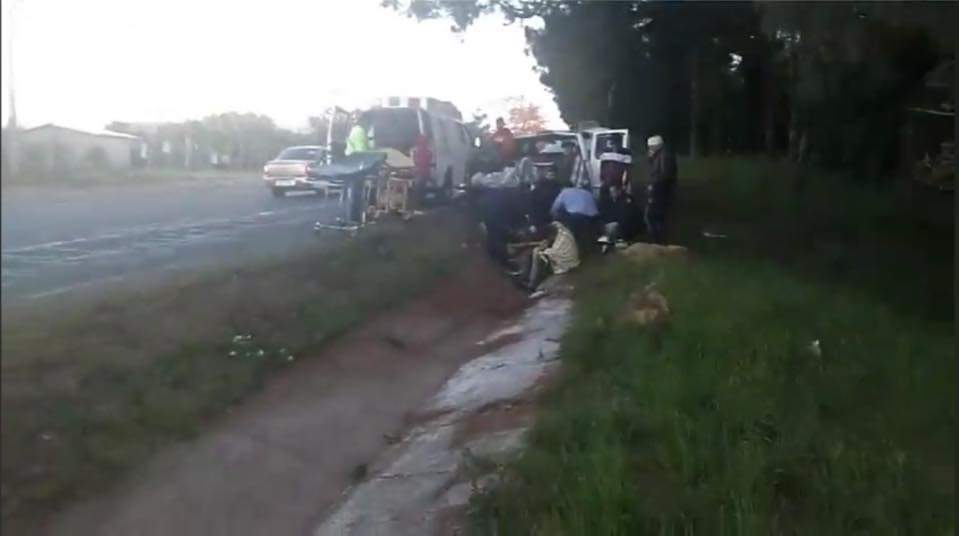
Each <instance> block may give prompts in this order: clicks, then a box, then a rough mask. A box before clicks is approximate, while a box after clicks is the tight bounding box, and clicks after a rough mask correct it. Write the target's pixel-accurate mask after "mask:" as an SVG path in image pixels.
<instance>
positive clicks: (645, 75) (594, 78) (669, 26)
mask: <svg viewBox="0 0 959 536" xmlns="http://www.w3.org/2000/svg"><path fill="white" fill-rule="evenodd" d="M384 5H386V6H388V7H392V8H394V9H399V10H402V11H405V12H406V13H408V14H409V15H410V16H414V17H417V18H420V19H424V18H441V17H442V18H448V19H450V20H452V21H453V23H454V27H453V28H454V30H462V29H465V28H466V27H468V26H469V25H470V24H471V23H472V22H473V21H474V20H475V19H476V18H477V17H479V16H482V15H483V14H485V13H490V12H494V11H495V12H499V13H502V14H503V15H505V16H506V18H507V19H508V20H511V21H515V20H519V19H523V20H531V21H533V20H535V21H536V22H535V23H534V24H530V25H528V26H527V28H526V36H527V43H528V47H529V50H530V52H531V53H532V55H533V56H534V57H535V59H536V61H537V64H538V69H539V72H540V78H541V80H542V81H543V83H544V84H545V85H547V86H548V87H550V88H551V89H552V90H553V92H554V94H555V98H556V101H557V104H558V105H559V108H560V111H561V113H562V114H563V118H564V119H565V120H566V121H567V122H568V123H570V124H576V123H577V122H579V121H583V120H598V121H600V122H603V123H605V124H608V125H610V126H627V127H629V128H631V129H633V130H635V131H637V133H638V134H639V135H640V136H645V135H649V134H653V133H661V134H664V135H665V136H666V137H667V138H668V139H669V140H670V141H671V142H672V143H673V145H674V146H676V147H677V149H678V150H680V151H681V152H687V153H691V154H693V155H698V154H705V153H725V152H759V151H765V152H767V153H771V154H784V155H785V154H788V155H789V156H790V157H792V158H794V159H797V160H815V161H817V162H819V163H821V164H826V165H832V166H840V167H847V168H853V169H857V170H862V171H866V172H868V174H870V175H873V176H875V175H878V174H879V172H881V171H882V170H884V169H889V168H890V167H891V166H892V165H893V164H894V163H895V158H896V155H897V154H898V150H897V146H898V142H899V139H898V136H899V133H900V130H901V128H900V127H901V126H902V123H903V121H904V113H905V112H904V110H905V106H906V103H907V102H908V101H909V99H910V98H911V96H912V95H913V94H914V93H915V92H916V91H917V90H918V89H919V87H920V86H921V83H922V79H923V76H924V75H926V73H928V72H929V71H930V70H931V69H933V68H934V67H935V66H936V65H937V64H938V63H940V62H942V61H944V59H945V58H947V57H948V56H950V55H953V56H954V51H955V49H956V46H957V45H956V34H957V33H959V32H956V31H955V28H956V25H955V22H956V11H957V4H956V3H950V2H943V3H923V2H910V3H901V2H879V3H872V2H836V3H832V2H825V3H823V2H816V3H796V2H666V1H655V0H651V1H645V2H602V1H570V2H551V1H547V0H472V1H463V0H413V1H411V2H401V1H399V0H386V1H385V2H384Z"/></svg>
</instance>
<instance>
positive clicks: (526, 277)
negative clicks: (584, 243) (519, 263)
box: [520, 222, 579, 292]
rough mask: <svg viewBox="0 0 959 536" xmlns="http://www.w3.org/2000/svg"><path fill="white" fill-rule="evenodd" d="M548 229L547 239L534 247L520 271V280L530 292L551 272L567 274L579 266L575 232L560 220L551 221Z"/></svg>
mask: <svg viewBox="0 0 959 536" xmlns="http://www.w3.org/2000/svg"><path fill="white" fill-rule="evenodd" d="M547 229H548V230H549V235H548V236H547V239H546V240H545V241H544V242H543V244H542V245H539V246H536V247H535V248H533V250H532V251H531V252H530V254H529V256H528V257H527V258H526V263H525V265H524V266H523V267H522V270H521V273H520V278H521V279H520V281H521V282H522V284H523V286H524V287H525V288H526V289H527V290H529V291H530V292H532V291H534V290H536V288H537V287H538V286H539V285H540V283H542V282H543V280H545V279H546V278H547V277H549V275H550V274H556V275H559V274H565V273H566V272H569V271H570V270H572V269H574V268H576V267H577V266H579V248H578V247H577V246H576V239H575V237H573V233H572V232H571V231H570V230H569V229H568V228H567V227H566V226H565V225H563V224H562V223H559V222H553V223H551V224H550V225H549V226H548V227H547Z"/></svg>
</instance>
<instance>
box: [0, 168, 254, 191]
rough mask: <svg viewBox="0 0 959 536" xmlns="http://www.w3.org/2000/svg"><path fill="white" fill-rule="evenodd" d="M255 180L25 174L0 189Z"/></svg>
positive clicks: (242, 174)
mask: <svg viewBox="0 0 959 536" xmlns="http://www.w3.org/2000/svg"><path fill="white" fill-rule="evenodd" d="M255 177H258V174H257V170H255V169H253V170H212V169H211V170H185V169H133V170H112V171H109V170H103V171H97V170H80V171H76V172H70V173H64V174H63V175H61V176H51V175H44V174H33V175H30V174H24V175H20V176H15V177H10V178H9V179H6V180H4V181H3V184H2V187H3V189H4V190H6V189H15V188H25V187H29V188H33V187H37V188H63V187H75V188H93V187H98V186H132V185H149V184H168V183H174V182H212V181H224V180H229V181H235V180H241V179H250V178H255Z"/></svg>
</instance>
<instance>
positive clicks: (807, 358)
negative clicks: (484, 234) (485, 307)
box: [472, 160, 956, 536]
mask: <svg viewBox="0 0 959 536" xmlns="http://www.w3.org/2000/svg"><path fill="white" fill-rule="evenodd" d="M791 172H792V170H790V169H789V168H788V167H787V166H783V165H780V164H777V163H772V162H756V161H747V160H724V161H707V162H706V163H705V164H701V165H697V166H688V165H687V166H685V167H683V168H681V174H680V179H681V181H684V184H683V187H682V189H681V190H680V198H679V199H680V203H681V205H680V207H679V208H678V210H677V212H676V216H677V220H678V221H677V222H676V227H675V228H674V231H675V233H676V234H675V235H674V236H676V238H677V241H678V242H680V243H685V244H689V245H690V246H691V247H692V249H693V252H694V255H693V258H692V260H691V261H688V262H683V261H675V260H673V261H663V262H660V263H657V264H655V265H650V266H645V267H637V266H635V265H633V264H631V263H629V262H627V261H625V260H621V259H611V260H610V261H609V262H604V263H600V264H596V265H593V266H587V267H586V268H585V269H584V270H583V272H582V273H580V274H578V276H577V279H576V284H577V295H576V304H575V308H574V319H573V323H572V326H571V328H570V329H569V330H568V332H567V333H566V335H565V337H564V339H563V341H562V351H561V353H562V358H563V361H564V368H563V374H562V375H561V378H560V381H559V382H558V383H557V385H556V386H555V387H553V388H552V389H551V390H550V391H549V392H548V393H547V394H546V395H544V399H543V401H542V414H541V417H540V419H539V421H538V423H537V425H536V426H535V427H534V429H533V431H532V433H531V442H530V446H529V448H528V449H527V450H526V451H525V452H524V453H523V454H522V455H520V456H519V458H518V459H516V460H515V461H514V462H513V463H511V464H510V465H509V466H508V467H507V469H506V470H505V472H504V475H503V477H504V478H503V480H502V482H501V484H500V486H499V487H497V488H496V489H494V490H492V491H491V492H489V493H486V494H483V495H480V496H478V497H477V498H475V499H474V502H473V504H472V507H473V508H472V510H473V516H474V520H475V522H476V524H475V527H476V529H477V532H479V533H484V534H489V533H496V534H503V535H507V534H524V535H525V534H542V535H550V536H553V535H579V534H582V535H619V534H622V535H632V534H770V533H789V534H890V533H910V534H948V533H952V532H953V531H954V527H955V513H954V505H955V503H954V461H955V460H954V449H955V443H954V439H955V436H954V433H955V404H954V402H955V394H956V390H955V389H956V387H955V378H956V370H955V357H954V343H955V341H954V336H953V331H952V327H953V326H952V322H953V309H952V305H951V300H952V250H951V240H952V229H951V225H950V228H942V227H935V225H934V224H930V223H929V222H928V221H922V218H916V214H911V213H910V211H909V210H907V209H905V208H904V207H903V206H902V205H901V204H898V203H900V201H901V198H900V197H898V196H899V194H898V193H895V194H894V193H891V192H886V191H875V190H865V189H863V188H862V187H861V186H856V185H847V184H844V183H840V182H835V181H837V180H838V178H837V177H830V176H816V177H813V178H810V181H811V182H810V183H809V184H808V185H807V188H806V189H805V190H804V191H803V192H802V193H801V194H797V193H796V192H794V191H793V190H792V188H791V186H790V182H789V180H788V179H789V173H791ZM834 196H835V198H834ZM914 201H915V199H914ZM930 202H931V203H933V204H934V203H936V202H937V200H932V201H930ZM922 215H923V216H928V213H925V214H922ZM950 219H951V214H950ZM941 221H946V219H945V218H943V219H942V220H941ZM705 225H713V226H716V227H718V228H719V229H720V230H721V231H722V232H725V233H727V234H728V235H729V238H727V239H707V238H704V237H702V236H701V233H700V231H701V230H702V227H703V226H705ZM650 281H656V282H657V287H658V288H659V289H660V291H661V292H662V293H663V294H664V295H665V296H666V297H667V299H668V300H669V303H670V306H671V308H672V310H673V315H672V320H671V322H670V323H669V324H668V326H667V327H665V328H662V329H644V328H640V327H637V326H634V325H630V324H628V323H626V322H624V321H621V320H620V318H622V313H623V312H624V310H625V307H626V302H627V298H628V296H629V294H630V292H631V291H633V290H636V289H641V288H642V287H643V286H644V285H645V284H646V283H648V282H650ZM816 340H818V341H819V344H820V347H821V350H822V351H821V355H817V354H816V353H815V352H813V351H811V350H810V349H809V345H810V343H812V342H813V341H816Z"/></svg>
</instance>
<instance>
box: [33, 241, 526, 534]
mask: <svg viewBox="0 0 959 536" xmlns="http://www.w3.org/2000/svg"><path fill="white" fill-rule="evenodd" d="M477 253H478V252H477ZM480 260H481V261H482V259H480ZM525 304H526V299H525V296H523V295H522V294H520V293H518V292H516V290H515V288H514V287H513V285H512V284H511V283H510V282H509V281H508V280H506V278H504V277H502V276H501V274H499V273H498V272H497V271H496V270H495V269H494V268H493V267H492V266H490V265H489V263H486V262H476V263H471V264H469V265H467V266H466V267H464V268H463V269H462V270H460V271H459V272H458V273H457V274H456V276H455V277H453V278H451V279H449V280H445V281H443V282H441V283H439V284H438V285H437V286H436V287H435V288H433V289H432V290H430V291H429V292H426V293H425V294H424V295H422V296H420V297H418V298H416V299H415V300H413V302H411V303H408V304H407V305H405V306H402V307H400V308H398V309H395V310H391V311H388V312H385V313H384V314H382V315H380V316H378V317H377V318H375V319H373V320H372V321H371V322H369V323H367V324H365V325H363V326H361V327H359V328H357V329H355V330H353V331H351V332H350V333H348V334H345V335H344V336H343V337H342V338H340V339H338V340H337V341H335V342H334V343H332V344H331V345H330V346H328V347H326V348H324V349H323V350H322V351H320V352H319V353H318V354H315V355H304V356H299V355H298V356H297V358H296V361H295V362H294V364H292V365H291V366H290V367H289V368H287V369H285V370H283V371H280V372H278V373H277V375H276V376H274V377H272V378H270V379H269V380H268V382H267V384H266V386H265V389H264V390H263V391H262V392H260V393H257V394H255V395H253V396H251V397H250V398H248V399H247V400H245V401H244V402H242V403H241V404H239V405H237V406H236V407H234V408H233V409H232V411H230V413H229V415H224V416H223V418H222V419H217V422H216V424H215V425H213V426H211V427H210V429H209V430H207V431H205V432H204V433H203V435H202V436H201V437H198V438H197V439H196V440H194V441H188V442H184V443H182V444H176V445H172V446H170V448H167V449H164V450H163V451H161V452H160V453H158V454H157V456H155V457H154V458H153V459H152V460H151V461H150V462H149V463H147V464H146V465H145V466H144V467H142V468H141V469H139V470H136V471H134V472H133V473H131V474H130V475H128V477H127V478H125V479H124V480H123V482H121V483H119V484H118V485H117V487H116V488H115V489H114V490H113V491H112V492H110V493H104V494H102V495H100V496H98V497H92V498H90V499H89V500H87V501H84V502H80V503H76V504H74V505H72V506H70V507H69V508H67V509H66V510H65V511H63V512H61V513H60V514H58V515H56V516H55V517H54V518H53V519H50V520H49V521H48V523H49V524H48V526H47V527H46V528H45V530H43V531H41V532H39V533H40V534H51V535H60V534H62V535H70V536H78V535H97V536H110V535H117V536H128V535H132V534H136V535H141V536H152V535H156V536H161V535H163V536H166V535H173V534H175V535H180V536H192V535H197V536H199V535H204V536H211V535H223V536H227V535H229V536H243V535H251V536H252V535H264V534H271V535H272V534H277V535H281V534H282V535H286V534H310V533H312V531H313V530H314V529H315V527H316V526H317V525H318V524H319V523H320V521H321V520H322V517H323V515H324V514H325V513H326V512H327V511H328V510H329V509H330V507H331V506H332V505H333V504H335V503H336V501H337V500H338V499H339V497H340V496H341V494H342V492H343V490H344V489H346V488H347V487H348V486H349V485H350V483H351V482H352V481H353V479H354V478H355V476H356V475H357V474H358V468H362V467H367V466H368V464H370V463H371V462H372V461H374V460H376V459H377V457H378V456H379V454H380V453H381V452H383V450H384V449H386V448H388V446H389V444H390V443H391V442H392V441H393V438H394V437H401V436H402V435H403V432H404V430H406V429H407V428H408V426H409V423H410V422H413V421H415V415H416V411H417V409H419V408H424V407H426V406H425V405H426V404H427V403H428V401H429V400H430V398H431V397H432V396H433V395H435V394H436V393H437V392H438V391H439V390H440V389H441V388H442V387H443V385H444V382H445V381H446V380H447V379H448V378H449V377H450V376H451V375H452V374H454V373H455V372H456V371H457V370H458V369H459V367H460V366H461V365H462V364H463V363H465V362H467V361H469V360H470V359H472V358H474V357H476V356H479V355H482V354H484V353H487V351H488V350H487V348H488V346H487V345H480V344H478V342H479V341H482V340H483V339H484V338H486V337H488V336H489V334H490V333H493V332H495V331H496V330H497V329H498V328H501V327H503V325H504V323H507V322H511V319H514V318H516V317H517V316H518V315H519V314H520V311H521V310H522V308H523V306H524V305H525ZM425 463H427V464H436V465H439V464H441V463H443V460H442V459H441V458H437V459H436V460H429V461H426V462H425Z"/></svg>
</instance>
